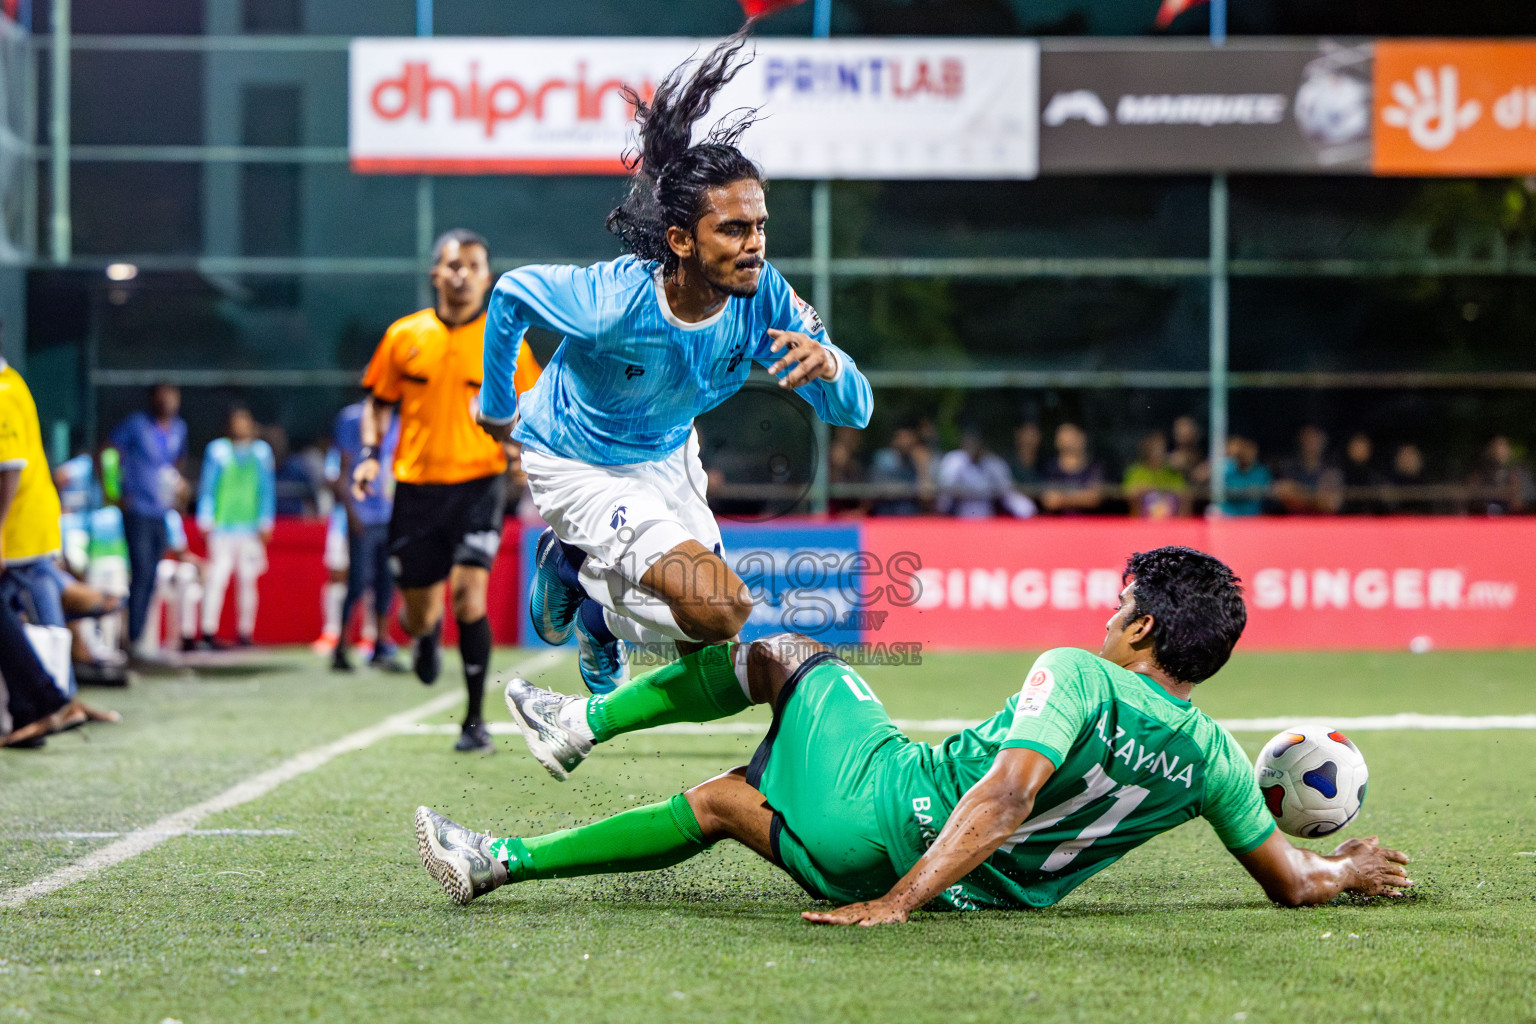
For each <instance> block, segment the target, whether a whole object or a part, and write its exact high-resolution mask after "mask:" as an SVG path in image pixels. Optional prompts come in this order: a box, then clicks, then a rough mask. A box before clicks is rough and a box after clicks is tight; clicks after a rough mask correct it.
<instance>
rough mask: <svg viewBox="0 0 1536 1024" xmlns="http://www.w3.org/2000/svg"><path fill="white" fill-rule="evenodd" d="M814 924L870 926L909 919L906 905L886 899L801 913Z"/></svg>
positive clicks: (902, 921)
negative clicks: (889, 901) (900, 905)
mask: <svg viewBox="0 0 1536 1024" xmlns="http://www.w3.org/2000/svg"><path fill="white" fill-rule="evenodd" d="M800 916H801V917H803V918H805V919H806V920H807V921H809V922H811V923H812V924H856V925H858V926H859V927H861V928H869V927H871V926H873V925H877V924H904V923H905V922H906V920H907V911H906V908H905V907H899V906H897V905H896V904H894V903H887V902H886V901H885V900H870V901H868V902H866V903H850V904H848V905H847V906H846V907H838V908H837V909H836V910H807V911H806V912H805V913H803V914H801V915H800Z"/></svg>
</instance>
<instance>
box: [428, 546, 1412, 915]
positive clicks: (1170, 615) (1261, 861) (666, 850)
mask: <svg viewBox="0 0 1536 1024" xmlns="http://www.w3.org/2000/svg"><path fill="white" fill-rule="evenodd" d="M1246 621H1247V611H1246V608H1245V607H1244V605H1243V599H1242V588H1241V587H1240V586H1239V585H1238V580H1237V578H1236V577H1235V576H1234V575H1233V573H1232V571H1231V570H1230V569H1229V568H1227V566H1226V565H1224V564H1222V563H1221V562H1220V561H1218V560H1217V559H1215V558H1212V557H1211V556H1209V555H1206V554H1202V553H1200V552H1198V551H1193V550H1191V549H1189V548H1179V547H1166V548H1159V549H1157V550H1154V551H1149V552H1143V553H1141V554H1136V555H1133V556H1132V557H1131V559H1130V561H1129V562H1128V563H1127V566H1126V571H1125V589H1124V590H1123V591H1122V592H1121V594H1120V606H1119V608H1118V609H1117V610H1116V612H1115V614H1114V616H1113V617H1112V618H1111V619H1110V620H1109V624H1108V626H1107V629H1106V634H1105V640H1104V645H1103V648H1102V649H1101V650H1100V652H1099V654H1098V655H1096V656H1095V655H1092V654H1089V653H1087V652H1086V651H1082V650H1077V649H1075V648H1058V649H1056V650H1053V651H1048V652H1046V653H1045V654H1044V655H1042V656H1041V657H1040V658H1039V659H1038V660H1037V661H1036V662H1035V664H1034V667H1033V668H1032V669H1031V670H1030V672H1029V675H1028V676H1027V678H1026V679H1025V682H1024V685H1023V687H1022V689H1021V690H1020V692H1019V693H1017V694H1015V695H1013V696H1011V697H1009V699H1008V701H1007V703H1006V704H1005V705H1004V707H1003V709H1002V710H1001V711H999V712H998V713H997V714H996V715H994V716H993V717H992V718H990V719H988V720H987V721H985V722H983V723H981V724H980V725H978V726H976V727H975V728H972V729H967V730H965V731H963V732H960V733H957V734H956V735H954V736H951V737H949V739H947V740H945V741H944V742H942V743H940V744H938V745H937V746H930V745H928V744H925V743H916V742H913V741H911V740H909V739H908V738H907V737H906V736H905V735H903V734H902V732H901V731H900V730H899V729H897V728H896V726H895V724H894V723H893V722H892V721H891V720H890V718H889V716H887V714H886V712H885V708H884V707H883V706H882V705H881V703H880V700H879V698H878V697H876V696H875V694H874V692H873V691H872V690H871V689H870V688H869V685H868V684H867V683H866V682H865V681H864V680H863V679H861V678H860V677H859V675H858V673H856V672H855V671H854V670H853V669H852V668H850V667H849V666H848V665H847V664H845V663H843V662H842V661H839V660H838V659H837V658H835V657H833V656H832V654H831V653H830V652H829V651H828V650H827V649H826V648H825V647H824V646H822V645H821V644H818V643H816V642H815V641H813V640H810V639H809V638H807V637H803V636H797V635H794V634H786V635H784V636H781V637H775V638H771V639H769V640H760V641H756V642H754V643H751V644H740V645H734V646H729V647H728V646H716V647H710V648H705V649H703V650H701V651H698V652H695V653H693V654H690V655H688V656H686V657H684V658H682V659H681V660H679V661H677V662H674V663H673V664H671V665H668V666H665V667H663V668H660V669H657V670H656V671H654V672H650V673H648V674H646V675H644V676H641V677H640V678H638V679H636V680H634V681H633V682H631V683H630V684H628V685H626V686H623V687H620V688H619V689H618V690H616V691H614V692H612V693H609V694H606V695H602V696H597V697H592V698H588V699H583V698H579V697H568V696H562V695H560V694H555V693H551V692H549V691H546V690H541V689H539V688H537V687H534V686H532V685H531V684H529V683H527V682H525V681H523V680H520V679H514V680H512V682H511V683H509V684H508V686H507V706H508V708H509V709H510V710H511V711H512V714H513V717H514V719H515V720H516V721H517V723H518V725H519V727H520V728H521V729H522V731H523V733H524V737H525V738H526V739H527V740H528V744H529V748H530V750H531V751H532V752H533V753H534V756H535V757H537V758H538V759H539V761H540V762H541V763H543V764H544V766H545V767H546V768H548V769H549V770H550V771H551V773H552V774H554V775H555V776H556V777H557V778H562V779H563V778H565V777H566V776H567V775H568V774H569V772H570V771H572V770H573V769H574V768H575V767H576V766H577V765H579V764H580V762H581V761H582V760H583V759H585V758H586V757H587V756H588V755H589V754H590V753H591V751H592V749H593V746H594V745H595V744H597V743H600V742H603V741H605V740H608V739H611V738H612V737H613V736H616V735H619V734H621V733H624V732H630V731H634V730H636V729H643V728H647V727H650V726H656V725H662V724H666V723H671V722H685V721H686V722H702V721H710V720H713V719H717V718H722V717H725V716H727V715H731V714H735V713H736V712H738V711H740V710H742V709H743V708H745V707H747V706H748V705H749V704H763V703H768V704H771V705H772V706H773V709H774V719H773V724H772V726H771V727H770V728H769V731H768V735H767V737H766V738H765V739H764V740H763V743H762V745H761V746H760V747H759V748H758V750H757V753H756V754H755V755H754V756H753V758H752V763H751V764H750V765H747V766H745V767H742V768H737V769H734V770H733V771H730V772H727V773H726V774H724V775H722V776H719V777H718V778H715V779H711V780H709V781H708V782H705V783H703V784H701V785H699V786H696V787H694V788H693V789H690V790H688V791H687V792H686V793H683V794H680V795H678V796H675V797H673V798H672V799H671V800H669V801H666V802H664V803H659V804H653V805H651V806H649V807H640V808H635V809H633V810H629V811H625V812H623V813H622V814H618V815H615V816H614V817H611V818H607V819H604V820H602V821H598V822H594V823H593V824H591V825H584V826H581V827H580V828H575V829H568V830H565V831H563V832H556V833H554V834H552V835H546V836H538V837H533V838H526V839H495V838H492V837H490V836H488V835H483V834H480V833H476V832H472V831H470V830H468V829H465V828H463V827H461V826H458V825H456V824H454V823H453V822H451V821H449V820H448V819H447V818H444V817H443V816H442V815H439V814H437V813H436V812H434V811H432V810H430V809H428V808H425V807H422V808H419V809H418V810H417V812H416V833H417V841H418V848H419V850H420V853H421V857H422V863H423V864H424V866H425V867H426V868H427V870H428V871H429V872H430V873H431V874H432V876H433V877H434V878H436V879H437V880H438V882H439V883H440V884H442V886H443V887H444V889H446V890H447V891H448V893H449V894H450V895H451V896H453V897H454V898H455V899H456V900H458V901H459V902H461V903H467V902H469V901H470V900H471V899H474V898H475V897H476V896H479V895H481V894H482V893H485V892H489V891H491V890H492V889H495V888H498V887H499V886H501V885H504V884H507V883H509V882H522V881H529V880H533V879H540V878H558V877H566V876H570V875H583V874H595V873H606V872H620V871H645V870H653V869H656V868H661V867H667V866H670V865H672V864H676V863H678V862H680V861H682V860H685V859H687V858H688V857H691V856H693V855H694V854H695V853H698V852H699V851H701V850H703V849H705V848H706V847H707V846H709V845H710V844H712V843H714V842H716V841H718V840H721V839H727V838H729V839H735V840H736V841H738V842H740V843H742V844H744V845H746V846H747V847H749V848H750V849H752V850H754V851H755V852H757V853H759V854H761V855H762V856H764V857H766V858H768V859H769V860H771V861H773V863H775V864H777V865H778V866H779V867H781V868H783V869H784V870H785V871H786V872H788V873H789V875H791V876H792V877H793V878H794V879H795V880H796V881H797V882H799V883H800V885H801V886H802V887H804V888H805V890H806V891H807V892H808V893H810V894H811V895H812V896H815V897H818V898H822V899H827V900H831V901H834V902H837V903H841V904H846V905H845V906H842V907H841V908H840V909H837V910H831V911H816V912H809V913H807V914H805V915H804V916H805V917H806V918H807V919H808V920H811V921H815V922H819V923H825V924H865V925H868V924H882V923H891V922H899V921H905V920H906V919H907V916H908V914H909V913H910V912H911V911H913V910H915V909H918V908H920V907H923V906H926V905H930V904H931V905H934V906H948V907H951V908H956V909H963V910H970V909H978V908H1026V907H1044V906H1049V905H1051V904H1052V903H1055V902H1056V901H1058V900H1060V899H1061V898H1062V897H1063V896H1065V895H1066V894H1067V893H1069V892H1071V891H1072V889H1073V888H1075V887H1076V886H1077V885H1079V884H1080V883H1081V882H1082V881H1083V880H1084V879H1086V878H1087V877H1089V876H1090V875H1092V874H1094V873H1095V872H1097V871H1100V870H1102V869H1103V868H1106V867H1108V866H1109V865H1110V864H1112V863H1114V862H1115V861H1116V860H1118V859H1120V858H1121V857H1123V856H1124V855H1125V854H1126V853H1128V852H1130V851H1131V850H1132V849H1134V848H1135V847H1137V846H1139V845H1141V844H1142V843H1144V842H1146V841H1147V840H1149V839H1151V838H1152V837H1153V836H1155V835H1157V834H1159V833H1161V832H1166V831H1168V830H1169V829H1171V828H1173V827H1175V826H1176V825H1179V824H1180V823H1182V822H1185V821H1188V820H1189V819H1190V818H1193V817H1196V816H1201V817H1204V818H1205V819H1206V820H1207V821H1209V822H1210V823H1211V826H1212V827H1213V828H1214V829H1215V831H1216V834H1217V837H1218V838H1219V839H1220V840H1221V841H1222V843H1223V844H1224V845H1225V846H1226V847H1227V849H1228V850H1230V851H1231V852H1232V854H1233V856H1235V857H1236V858H1237V859H1238V860H1239V861H1240V862H1242V864H1243V866H1244V867H1245V868H1247V869H1248V871H1249V872H1250V873H1251V874H1252V875H1253V877H1254V878H1255V879H1256V880H1257V881H1258V882H1259V884H1260V885H1261V886H1263V888H1264V891H1265V892H1266V893H1267V894H1268V895H1269V896H1270V898H1271V899H1273V900H1275V901H1276V902H1279V903H1284V904H1289V905H1300V904H1314V903H1322V902H1326V901H1328V900H1330V899H1332V898H1334V897H1335V896H1337V895H1338V894H1339V893H1341V892H1345V891H1350V892H1355V893H1358V894H1362V895H1366V896H1380V895H1397V894H1400V893H1401V892H1402V891H1403V890H1404V889H1405V888H1406V887H1408V886H1410V885H1412V882H1410V881H1409V879H1408V877H1407V875H1406V874H1405V868H1404V865H1405V864H1407V863H1408V858H1407V857H1406V856H1405V855H1403V854H1402V853H1399V852H1398V851H1395V850H1389V849H1386V848H1384V847H1381V846H1379V845H1378V844H1377V842H1376V840H1375V839H1374V838H1372V839H1364V840H1362V839H1352V840H1349V841H1348V842H1345V843H1344V844H1343V845H1341V846H1340V847H1339V848H1338V849H1337V850H1335V851H1334V853H1333V854H1331V855H1330V856H1326V857H1324V856H1320V855H1318V854H1315V853H1312V852H1311V851H1309V850H1304V849H1300V848H1297V847H1294V846H1292V845H1291V844H1290V843H1289V842H1288V841H1287V840H1286V839H1285V837H1284V836H1282V835H1281V834H1279V833H1278V832H1277V831H1276V830H1275V824H1274V819H1273V818H1272V816H1271V815H1270V814H1269V812H1268V811H1267V810H1266V809H1265V807H1264V803H1263V800H1262V799H1261V797H1260V795H1259V789H1258V785H1257V783H1256V781H1255V779H1254V774H1253V767H1252V765H1251V764H1249V762H1248V758H1247V756H1246V755H1245V754H1244V753H1243V751H1242V748H1241V747H1239V746H1238V744H1237V741H1236V740H1234V739H1233V738H1232V736H1231V734H1229V733H1228V732H1227V731H1226V730H1224V729H1223V728H1221V726H1219V725H1217V724H1216V722H1214V721H1213V720H1212V719H1211V718H1210V717H1208V716H1207V715H1206V714H1205V713H1204V712H1202V711H1200V710H1199V709H1198V708H1196V707H1195V706H1194V705H1193V704H1192V703H1191V702H1190V697H1191V695H1192V693H1193V691H1194V688H1195V685H1196V684H1197V683H1199V682H1201V681H1203V680H1205V679H1208V678H1209V677H1210V676H1212V675H1214V674H1215V673H1216V671H1217V670H1219V669H1220V668H1221V667H1222V665H1224V664H1225V663H1226V661H1227V659H1228V657H1229V656H1230V655H1231V653H1232V648H1233V645H1234V644H1235V643H1236V642H1237V639H1238V637H1239V636H1240V635H1241V633H1242V630H1243V626H1244V624H1245V623H1246Z"/></svg>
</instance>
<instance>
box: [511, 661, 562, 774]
mask: <svg viewBox="0 0 1536 1024" xmlns="http://www.w3.org/2000/svg"><path fill="white" fill-rule="evenodd" d="M501 696H502V699H503V700H504V701H506V704H507V711H508V712H510V713H511V715H512V721H513V722H515V723H517V731H518V732H520V733H522V734H523V742H525V743H527V744H528V753H530V754H532V755H533V759H534V760H535V761H537V762H539V764H541V765H543V766H544V770H545V771H547V772H549V774H551V775H553V776H554V777H555V780H556V781H558V782H565V781H567V780H568V779H569V778H570V777H571V773H570V772H568V771H566V770H565V768H564V766H563V765H561V764H560V761H559V760H558V759H557V758H556V757H555V754H554V751H552V750H550V749H549V744H547V743H545V742H544V740H543V739H542V738H541V737H540V736H539V731H538V730H537V729H535V728H534V727H533V725H532V724H531V723H530V722H529V721H528V719H526V718H524V717H523V713H522V711H521V710H520V709H519V708H518V706H517V701H515V700H513V699H512V684H511V683H508V684H507V689H505V690H503V691H502V694H501Z"/></svg>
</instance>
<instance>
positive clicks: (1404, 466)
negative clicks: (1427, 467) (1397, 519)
mask: <svg viewBox="0 0 1536 1024" xmlns="http://www.w3.org/2000/svg"><path fill="white" fill-rule="evenodd" d="M1432 486H1434V485H1433V484H1431V483H1430V481H1429V477H1428V476H1426V475H1425V472H1424V453H1423V452H1421V451H1420V450H1419V446H1418V445H1416V444H1400V445H1398V446H1397V451H1396V452H1395V453H1393V455H1392V468H1391V469H1390V470H1389V471H1388V472H1387V498H1386V502H1385V504H1386V507H1387V511H1388V512H1390V513H1392V514H1393V515H1410V516H1433V515H1446V514H1449V513H1450V512H1451V508H1450V507H1449V506H1448V505H1447V504H1446V502H1445V501H1444V500H1437V499H1436V498H1435V497H1434V496H1433V495H1429V494H1425V493H1423V489H1424V488H1426V487H1432Z"/></svg>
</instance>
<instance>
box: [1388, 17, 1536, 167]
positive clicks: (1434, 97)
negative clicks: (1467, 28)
mask: <svg viewBox="0 0 1536 1024" xmlns="http://www.w3.org/2000/svg"><path fill="white" fill-rule="evenodd" d="M1375 97H1376V99H1375V105H1376V145H1375V156H1374V159H1373V161H1372V170H1373V171H1375V173H1377V174H1414V175H1469V176H1496V175H1506V174H1532V173H1536V42H1519V43H1493V42H1438V41H1432V40H1431V41H1424V40H1416V41H1395V40H1382V41H1381V42H1378V43H1377V44H1376V69H1375Z"/></svg>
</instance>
